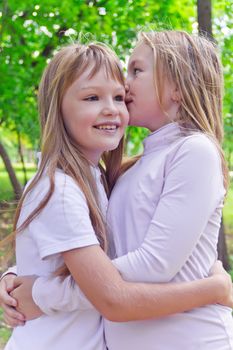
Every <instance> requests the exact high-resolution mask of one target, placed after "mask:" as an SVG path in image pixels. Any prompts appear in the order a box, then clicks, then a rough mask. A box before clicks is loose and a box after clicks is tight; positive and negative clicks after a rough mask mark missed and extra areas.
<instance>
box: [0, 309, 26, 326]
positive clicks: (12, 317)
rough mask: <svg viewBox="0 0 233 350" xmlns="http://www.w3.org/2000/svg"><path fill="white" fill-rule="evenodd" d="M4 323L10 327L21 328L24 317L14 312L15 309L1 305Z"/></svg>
mask: <svg viewBox="0 0 233 350" xmlns="http://www.w3.org/2000/svg"><path fill="white" fill-rule="evenodd" d="M2 309H3V318H4V321H5V322H6V323H7V324H8V325H9V326H11V327H16V326H23V325H24V324H25V317H24V316H23V315H22V314H21V313H19V312H18V311H16V310H15V308H13V307H10V306H8V305H3V306H2Z"/></svg>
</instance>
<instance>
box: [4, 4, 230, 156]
mask: <svg viewBox="0 0 233 350" xmlns="http://www.w3.org/2000/svg"><path fill="white" fill-rule="evenodd" d="M232 10H233V4H232V0H215V1H213V11H212V14H213V32H214V36H215V38H216V39H217V41H218V42H219V43H220V46H221V50H222V58H223V63H224V73H225V82H226V83H225V84H226V85H225V86H226V94H225V103H224V115H225V134H226V138H225V148H226V151H227V154H228V158H229V159H230V157H231V154H232V151H233V140H232V137H233V136H232V135H233V122H232V113H233V102H232V101H233V84H232V76H233V72H232V70H233V63H232V60H233V58H232V50H233V38H232V35H233V34H232V33H233V11H232ZM0 20H1V22H0V41H1V55H0V67H1V71H0V75H1V85H0V138H1V139H3V140H2V141H3V143H4V138H3V131H2V130H3V128H4V129H6V128H7V130H9V131H11V132H12V133H13V134H14V135H15V137H16V135H20V136H21V139H22V138H23V140H24V142H25V140H28V142H30V143H31V145H32V146H33V147H35V148H36V147H37V146H38V140H39V127H38V121H37V103H36V95H37V89H38V84H39V80H40V76H41V74H42V71H43V69H44V67H45V65H46V63H47V62H48V60H49V59H50V58H51V57H52V55H53V54H54V52H56V50H58V49H59V47H60V46H62V45H64V44H67V43H70V42H72V41H76V40H80V38H81V37H82V41H85V40H88V39H91V38H93V39H96V40H99V41H104V42H106V43H108V44H110V45H112V47H113V48H114V49H115V50H116V52H117V54H118V55H119V56H120V58H121V59H122V60H123V59H124V58H125V57H127V56H128V55H129V53H130V48H131V47H132V45H133V44H134V42H135V38H136V34H137V32H138V31H139V30H141V29H143V28H144V27H145V28H147V27H148V25H151V24H153V28H161V27H164V26H165V27H168V28H173V29H184V30H188V31H195V30H196V28H197V8H196V1H194V0H179V1H178V0H166V1H160V2H159V1H154V0H129V1H124V0H111V1H106V0H92V1H89V0H63V1H61V2H58V1H55V0H46V1H45V0H41V1H40V2H39V1H35V0H21V1H17V2H16V1H15V0H1V2H0ZM81 34H82V35H81ZM144 135H145V131H144V130H138V129H136V128H129V131H128V135H127V139H128V140H129V143H128V147H127V149H128V152H129V153H131V154H132V153H136V152H138V150H139V149H140V142H141V139H142V137H143V136H144Z"/></svg>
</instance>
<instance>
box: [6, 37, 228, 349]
mask: <svg viewBox="0 0 233 350" xmlns="http://www.w3.org/2000/svg"><path fill="white" fill-rule="evenodd" d="M222 89H223V78H222V67H221V63H220V59H219V57H218V52H217V48H216V46H215V44H214V43H212V42H210V41H209V40H207V39H206V38H204V37H200V36H197V35H190V34H188V33H186V32H182V31H161V32H148V33H141V34H140V35H139V38H138V42H137V44H136V47H135V48H134V50H133V52H132V55H131V57H130V59H129V63H128V71H127V78H126V80H125V79H124V75H123V72H122V69H121V65H120V62H119V60H118V58H117V57H116V55H115V53H114V52H113V51H112V50H111V49H109V48H108V47H107V46H106V45H104V44H100V43H90V44H87V45H80V44H73V45H70V46H67V47H64V48H62V49H61V50H60V51H59V52H58V53H57V54H56V55H55V56H54V58H53V59H52V60H51V61H50V63H49V65H48V67H47V68H46V69H45V71H44V74H43V76H42V79H41V83H40V88H39V93H38V104H39V115H40V122H41V131H42V137H41V159H40V162H39V166H38V171H37V173H36V175H35V176H34V177H33V179H32V180H31V181H30V182H29V183H28V184H27V186H26V188H25V191H24V194H23V196H22V198H21V200H20V202H19V205H18V208H17V211H16V217H15V240H16V263H17V267H14V268H13V269H10V270H9V271H8V273H6V274H5V275H4V276H3V277H2V279H1V282H0V302H1V306H2V308H3V309H4V317H5V320H6V322H7V323H8V324H9V325H11V326H13V327H14V330H13V333H12V336H11V338H10V340H9V342H8V343H7V345H6V348H5V349H6V350H31V346H32V344H33V349H34V350H48V349H54V350H64V349H65V348H66V347H67V348H69V349H70V350H77V349H82V350H104V349H109V350H129V349H134V350H141V349H144V350H173V349H179V350H183V349H188V350H210V349H211V350H231V349H233V320H232V314H231V311H232V310H231V307H232V305H233V299H232V283H231V279H230V277H229V276H228V274H227V273H226V272H225V271H224V270H223V268H222V266H221V263H220V262H216V259H217V250H216V247H217V241H218V232H219V227H220V223H221V215H222V214H221V212H222V207H223V203H224V198H225V195H226V191H227V185H228V172H227V165H226V161H225V159H224V154H223V151H222V148H221V142H222V138H223V126H222ZM127 124H130V125H134V126H139V127H144V128H147V129H148V130H149V131H150V134H149V136H148V137H147V138H146V139H145V140H144V141H143V145H144V151H143V154H142V155H141V156H137V157H136V158H132V159H128V160H127V161H122V155H123V146H124V140H123V135H124V130H125V127H126V126H127ZM16 275H18V276H16Z"/></svg>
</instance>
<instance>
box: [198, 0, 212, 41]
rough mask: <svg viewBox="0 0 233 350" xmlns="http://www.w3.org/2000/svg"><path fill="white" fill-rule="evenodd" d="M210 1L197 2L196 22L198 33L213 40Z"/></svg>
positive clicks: (201, 0) (199, 0)
mask: <svg viewBox="0 0 233 350" xmlns="http://www.w3.org/2000/svg"><path fill="white" fill-rule="evenodd" d="M211 18H212V16H211V0H197V20H198V30H199V33H200V34H202V33H204V34H207V36H208V37H210V38H213V34H212V19H211Z"/></svg>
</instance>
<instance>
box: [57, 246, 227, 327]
mask: <svg viewBox="0 0 233 350" xmlns="http://www.w3.org/2000/svg"><path fill="white" fill-rule="evenodd" d="M63 257H64V260H65V263H66V265H67V267H68V268H69V270H70V272H71V274H72V276H73V278H74V279H75V281H76V283H78V285H79V287H80V288H81V290H82V291H83V292H84V294H85V295H86V296H87V298H88V299H89V300H90V301H91V303H92V304H93V305H94V306H95V307H96V308H97V310H99V312H100V313H101V314H102V315H103V316H104V317H105V318H107V319H109V320H111V321H119V322H121V321H122V322H123V321H131V320H142V319H148V318H155V317H162V316H166V315H170V314H173V313H177V312H183V311H186V310H190V309H192V308H195V307H200V306H203V305H206V304H213V303H218V302H220V301H221V300H222V297H223V295H224V298H225V296H226V294H228V291H229V288H232V286H231V280H230V277H229V279H228V282H227V283H226V285H224V284H225V283H223V280H222V276H220V275H219V276H217V279H214V278H213V277H210V278H208V279H203V280H199V281H193V282H189V283H178V284H171V283H170V284H154V285H153V284H145V283H130V282H126V281H124V280H123V279H122V278H121V276H120V274H119V272H118V271H117V270H116V269H115V268H114V267H113V265H112V264H111V261H110V260H109V259H108V257H107V256H106V255H105V254H104V252H103V251H102V250H101V249H100V248H99V247H96V246H92V247H87V248H80V249H74V250H71V251H68V252H65V253H63ZM77 266H79V268H78V269H77ZM215 278H216V277H215ZM222 288H223V289H222ZM227 290H228V291H227ZM230 299H231V302H230V304H231V306H232V290H231V298H230Z"/></svg>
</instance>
